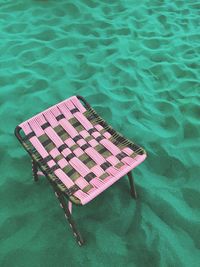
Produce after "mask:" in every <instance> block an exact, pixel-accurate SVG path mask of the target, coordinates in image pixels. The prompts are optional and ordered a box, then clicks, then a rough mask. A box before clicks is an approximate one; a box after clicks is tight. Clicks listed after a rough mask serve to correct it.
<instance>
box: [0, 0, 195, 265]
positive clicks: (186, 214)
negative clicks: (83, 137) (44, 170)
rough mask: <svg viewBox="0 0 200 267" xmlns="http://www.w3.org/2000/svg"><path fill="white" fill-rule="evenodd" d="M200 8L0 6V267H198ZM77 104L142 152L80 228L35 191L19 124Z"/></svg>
mask: <svg viewBox="0 0 200 267" xmlns="http://www.w3.org/2000/svg"><path fill="white" fill-rule="evenodd" d="M199 33H200V2H199V1H196V0H185V1H181V0H174V1H170V0H162V1H161V0H152V1H148V0H138V1H137V0H135V1H134V0H119V1H105V0H101V1H100V0H96V1H95V0H82V1H76V0H74V1H71V0H59V1H56V0H55V1H47V0H46V1H45V0H44V1H39V0H35V1H31V0H30V1H29V0H27V1H25V0H24V1H22V0H18V1H17V0H15V1H5V0H0V177H1V179H0V205H1V207H0V266H1V267H40V266H41V267H55V266H56V267H63V266H67V267H80V266H81V267H82V266H83V267H85V266H87V267H96V266H97V267H111V266H114V267H199V266H200V168H199V152H200V120H199V118H200V87H199V85H200V83H199V81H200V67H199V62H200V42H199V41H200V34H199ZM72 95H82V96H84V97H85V98H86V100H87V101H88V102H89V103H90V104H91V105H92V107H93V108H94V109H95V110H96V111H97V112H98V113H99V114H100V115H101V116H102V117H103V118H104V119H105V120H106V121H107V122H109V123H110V124H111V125H112V126H113V127H114V128H116V129H117V130H118V131H120V132H121V133H122V134H124V135H125V136H126V137H128V138H130V139H131V140H133V141H135V142H136V143H138V144H139V145H141V146H142V147H144V148H145V149H146V151H147V153H148V158H147V159H146V161H145V162H144V163H142V164H141V165H140V166H139V167H137V168H136V169H135V171H134V172H133V173H134V175H135V181H136V185H137V190H138V195H139V199H138V200H137V201H134V200H133V199H131V198H130V195H129V185H128V179H127V177H124V178H123V179H121V180H120V181H118V182H117V183H116V184H115V185H113V186H112V187H111V188H109V189H108V190H107V191H106V192H104V193H103V194H101V195H100V196H98V197H97V198H96V199H95V200H93V201H92V202H91V203H89V204H87V205H86V206H84V207H75V208H74V210H73V214H74V218H75V219H76V220H77V223H78V225H79V229H80V231H81V232H82V233H83V236H84V238H85V239H86V244H85V246H84V247H82V248H79V247H78V246H77V244H76V242H75V241H74V238H73V236H72V234H71V230H70V228H69V226H68V224H67V223H66V220H65V218H64V214H63V211H62V210H61V209H60V207H59V205H58V203H57V200H56V198H55V196H54V194H53V192H52V189H51V187H50V185H49V184H48V182H47V180H46V179H45V178H43V179H40V181H39V183H37V184H36V183H34V182H33V180H32V174H31V164H30V159H29V157H28V155H27V153H26V152H25V151H24V150H23V148H22V147H21V145H20V144H19V142H18V141H17V139H16V138H15V137H14V135H13V131H14V128H15V126H16V125H17V124H19V123H21V122H22V121H24V120H26V119H28V118H30V117H32V116H33V115H35V114H36V113H38V112H40V111H42V110H44V109H46V108H48V107H49V106H51V105H53V104H55V103H58V102H60V101H62V100H64V99H66V98H68V97H70V96H72Z"/></svg>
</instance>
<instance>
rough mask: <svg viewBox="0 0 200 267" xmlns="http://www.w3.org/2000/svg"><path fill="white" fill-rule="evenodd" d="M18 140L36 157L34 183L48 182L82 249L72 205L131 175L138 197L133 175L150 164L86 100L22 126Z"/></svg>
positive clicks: (67, 103)
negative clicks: (132, 171)
mask: <svg viewBox="0 0 200 267" xmlns="http://www.w3.org/2000/svg"><path fill="white" fill-rule="evenodd" d="M15 135H16V137H17V138H18V139H19V141H20V142H21V144H22V145H23V147H24V148H25V149H26V151H27V152H28V153H29V155H30V156H31V159H32V170H33V177H34V180H35V181H38V175H44V176H46V177H47V178H48V180H49V182H50V184H51V185H52V187H53V190H54V191H55V195H56V197H57V198H58V200H59V202H60V206H61V207H62V208H63V210H64V213H65V216H66V218H67V220H68V222H69V224H70V227H71V228H72V231H73V234H74V236H75V237H76V240H77V242H78V244H79V245H80V246H81V245H82V244H83V243H84V240H83V238H82V236H81V234H80V233H79V231H78V230H77V228H76V226H75V223H74V220H73V219H72V203H74V204H76V205H85V204H87V203H88V202H90V201H91V200H92V199H94V198H95V197H97V196H98V195H99V194H100V193H102V192H103V191H104V190H106V189H107V188H108V187H110V186H111V185H112V184H114V183H115V182H116V181H117V180H119V179H120V178H122V177H123V176H125V175H126V174H127V175H128V178H129V182H130V191H131V195H132V197H134V198H136V197H137V194H136V190H135V185H134V180H133V177H132V174H131V170H133V169H134V168H135V167H136V166H137V165H139V164H140V163H141V162H143V161H144V159H145V158H146V152H145V150H144V149H143V148H141V147H140V146H138V145H137V144H135V143H133V142H132V141H130V140H129V139H127V138H125V137H124V136H122V135H121V134H120V133H119V132H117V131H116V130H114V129H113V128H112V127H111V126H109V125H108V124H107V123H106V122H105V120H103V119H102V118H101V117H100V116H99V115H98V114H97V113H96V112H95V110H94V109H93V108H92V107H91V106H90V105H89V104H88V103H87V102H86V100H85V99H84V98H83V97H82V96H72V97H70V98H68V99H66V100H64V101H63V102H60V103H58V104H56V105H54V106H52V107H50V108H48V109H47V110H45V111H43V112H41V113H39V114H37V115H36V116H34V117H32V118H30V119H28V120H26V121H25V122H23V123H21V124H19V125H18V126H17V127H16V128H15ZM66 198H67V200H68V205H67V203H66V201H65V200H66Z"/></svg>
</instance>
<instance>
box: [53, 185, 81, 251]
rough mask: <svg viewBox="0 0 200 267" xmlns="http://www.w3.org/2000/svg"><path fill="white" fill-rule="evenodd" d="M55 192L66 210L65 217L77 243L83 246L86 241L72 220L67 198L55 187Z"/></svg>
mask: <svg viewBox="0 0 200 267" xmlns="http://www.w3.org/2000/svg"><path fill="white" fill-rule="evenodd" d="M53 188H54V191H55V195H56V197H57V198H58V201H59V202H60V206H61V208H62V209H63V210H64V213H65V217H66V219H67V220H68V222H69V226H70V227H71V229H72V231H73V235H74V236H75V238H76V241H77V243H78V244H79V246H82V245H83V244H84V240H83V238H82V236H81V234H80V232H79V231H78V229H77V227H76V225H75V222H74V220H73V218H72V215H71V212H70V210H69V208H68V206H67V203H66V200H65V197H64V196H63V194H62V192H61V191H59V190H58V189H57V188H55V186H53Z"/></svg>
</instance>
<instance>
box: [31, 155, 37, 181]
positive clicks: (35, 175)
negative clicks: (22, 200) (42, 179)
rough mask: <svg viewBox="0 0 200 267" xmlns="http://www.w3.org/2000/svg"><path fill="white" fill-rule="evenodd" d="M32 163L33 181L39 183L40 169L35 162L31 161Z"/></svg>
mask: <svg viewBox="0 0 200 267" xmlns="http://www.w3.org/2000/svg"><path fill="white" fill-rule="evenodd" d="M31 163H32V172H33V179H34V181H35V182H37V181H38V180H39V177H38V174H37V172H38V167H37V164H36V163H35V161H34V160H32V161H31Z"/></svg>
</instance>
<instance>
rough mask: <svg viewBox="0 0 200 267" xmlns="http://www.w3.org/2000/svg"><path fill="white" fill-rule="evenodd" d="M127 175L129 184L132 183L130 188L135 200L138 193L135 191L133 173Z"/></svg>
mask: <svg viewBox="0 0 200 267" xmlns="http://www.w3.org/2000/svg"><path fill="white" fill-rule="evenodd" d="M127 175H128V178H129V183H130V187H131V196H132V197H133V198H135V199H137V192H136V189H135V183H134V178H133V176H132V173H131V172H128V173H127Z"/></svg>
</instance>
